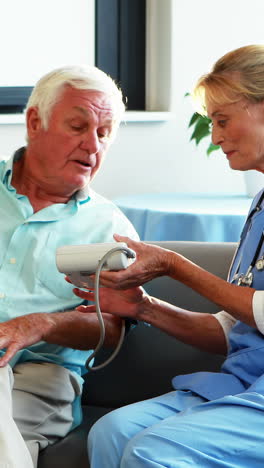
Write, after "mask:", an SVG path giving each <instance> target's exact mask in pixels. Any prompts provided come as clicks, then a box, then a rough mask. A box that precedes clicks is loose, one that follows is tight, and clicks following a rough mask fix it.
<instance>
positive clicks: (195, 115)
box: [188, 112, 201, 127]
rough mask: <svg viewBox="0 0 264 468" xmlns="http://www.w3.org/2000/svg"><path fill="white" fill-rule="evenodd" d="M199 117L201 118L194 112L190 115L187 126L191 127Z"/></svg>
mask: <svg viewBox="0 0 264 468" xmlns="http://www.w3.org/2000/svg"><path fill="white" fill-rule="evenodd" d="M199 118H201V116H200V115H199V114H198V113H197V112H195V113H194V114H193V115H192V117H191V120H190V122H189V125H188V127H191V126H192V125H193V124H194V123H195V122H196V121H197V120H198V119H199Z"/></svg>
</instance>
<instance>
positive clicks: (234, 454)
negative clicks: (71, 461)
mask: <svg viewBox="0 0 264 468" xmlns="http://www.w3.org/2000/svg"><path fill="white" fill-rule="evenodd" d="M263 428H264V396H263V395H260V394H258V393H253V392H252V393H242V394H239V395H235V396H226V397H224V398H221V399H218V400H215V401H210V402H208V401H207V400H204V399H203V398H201V397H199V396H197V395H195V394H193V393H192V392H183V391H173V392H170V393H167V394H165V395H162V396H160V397H156V398H153V399H150V400H146V401H142V402H139V403H135V404H132V405H128V406H125V407H123V408H120V409H117V410H115V411H113V412H111V413H108V414H107V415H105V416H104V417H103V418H101V419H100V420H99V421H97V422H96V423H95V425H94V426H93V427H92V429H91V431H90V434H89V437H88V451H89V458H90V463H91V468H154V467H155V468H158V467H167V468H187V467H190V466H191V467H199V468H201V467H202V468H220V467H221V468H223V467H224V468H249V467H250V468H263V466H264V429H263Z"/></svg>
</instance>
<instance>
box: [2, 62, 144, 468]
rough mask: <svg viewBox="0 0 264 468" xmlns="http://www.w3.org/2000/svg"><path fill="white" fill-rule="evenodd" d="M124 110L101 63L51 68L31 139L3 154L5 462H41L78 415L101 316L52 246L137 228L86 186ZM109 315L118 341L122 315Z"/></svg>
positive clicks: (29, 119)
mask: <svg viewBox="0 0 264 468" xmlns="http://www.w3.org/2000/svg"><path fill="white" fill-rule="evenodd" d="M123 111H124V105H123V101H122V95H121V92H120V90H119V89H118V88H117V87H116V85H115V83H114V82H113V81H112V79H111V78H110V77H108V76H107V75H105V73H103V72H102V71H100V70H98V69H97V68H95V67H91V68H85V67H67V68H63V69H57V70H54V71H52V72H51V73H49V74H48V75H45V76H44V77H43V78H42V79H40V81H39V82H38V83H37V85H36V87H35V88H34V90H33V92H32V95H31V97H30V98H29V102H28V105H27V109H26V123H27V146H26V147H25V148H21V149H19V150H18V151H17V152H16V153H15V154H14V157H13V158H11V159H9V160H8V161H2V162H1V163H0V212H1V219H2V222H1V227H0V229H1V235H0V246H1V250H0V251H1V261H0V265H1V270H0V275H1V294H0V297H1V300H0V322H1V324H0V349H2V350H4V351H2V352H1V355H2V356H1V358H0V367H1V369H0V382H2V383H1V397H0V398H1V399H0V405H1V406H5V413H1V418H0V420H1V423H0V424H2V427H1V426H0V431H1V432H0V462H1V463H6V465H5V466H8V467H14V468H20V467H21V468H22V467H23V468H29V467H30V466H33V465H34V467H36V466H37V459H38V452H39V449H43V448H44V447H46V446H47V445H48V444H49V443H54V442H55V441H56V440H58V438H60V437H63V436H65V435H66V434H67V433H68V432H69V431H70V430H71V429H73V428H74V427H76V425H78V424H79V423H80V420H81V409H80V395H81V387H82V377H81V376H82V374H83V373H84V372H85V361H86V359H87V357H88V355H89V354H90V353H91V352H92V349H93V348H94V346H95V345H96V343H97V342H98V340H99V325H98V321H97V316H96V314H83V313H81V312H79V311H77V310H75V308H76V307H77V306H78V305H80V303H81V299H80V298H78V297H77V296H76V295H74V294H73V292H72V285H70V284H69V283H67V282H66V281H65V280H64V276H63V275H62V274H60V273H58V271H57V269H56V264H55V250H56V248H57V247H58V246H60V245H65V244H82V243H94V242H109V241H113V233H114V232H122V233H123V234H124V235H129V236H132V237H134V238H137V234H136V232H135V230H134V229H133V227H132V226H131V224H130V223H129V221H128V220H127V219H126V218H125V217H124V216H123V215H122V213H121V212H120V211H119V210H118V208H117V207H116V206H115V205H113V203H111V202H110V201H108V200H106V199H105V198H103V197H102V196H100V195H98V194H96V193H95V192H94V191H92V190H91V189H90V188H89V184H90V182H91V180H92V179H93V178H94V176H95V174H96V173H97V171H98V170H99V168H100V166H101V164H102V161H103V159H104V156H105V154H106V152H107V150H108V148H109V146H110V144H111V142H112V141H113V138H114V136H115V132H116V130H117V128H118V125H119V122H120V119H121V117H122V114H123ZM105 322H106V340H105V344H106V345H109V346H112V345H114V344H115V343H116V342H117V341H118V338H119V334H120V327H121V324H120V319H118V318H117V317H113V316H111V315H105ZM8 363H9V364H10V365H11V367H12V370H11V367H10V366H9V364H8ZM12 382H13V389H12V393H11V390H10V386H12ZM11 402H12V405H13V418H14V421H15V423H16V424H14V421H13V420H12V417H11V410H9V409H10V405H11ZM1 411H2V410H1ZM3 414H4V418H3ZM17 427H18V430H19V431H17ZM21 435H22V437H23V439H24V441H25V442H26V445H25V444H24V442H23V439H22V438H21ZM11 444H12V445H11ZM10 447H12V448H11V450H10ZM29 452H30V455H31V457H30V456H29ZM31 458H32V460H33V465H31ZM1 463H0V465H1ZM1 466H2V465H1Z"/></svg>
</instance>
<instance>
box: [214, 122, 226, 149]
mask: <svg viewBox="0 0 264 468" xmlns="http://www.w3.org/2000/svg"><path fill="white" fill-rule="evenodd" d="M211 139H212V143H213V144H214V145H220V146H221V143H223V141H224V137H223V132H222V129H221V127H218V128H217V127H216V126H213V127H212V137H211Z"/></svg>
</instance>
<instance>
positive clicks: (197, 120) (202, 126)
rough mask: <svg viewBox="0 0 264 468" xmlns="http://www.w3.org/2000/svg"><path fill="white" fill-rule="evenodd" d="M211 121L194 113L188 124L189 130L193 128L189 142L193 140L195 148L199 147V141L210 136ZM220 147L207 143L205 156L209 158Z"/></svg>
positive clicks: (187, 94)
mask: <svg viewBox="0 0 264 468" xmlns="http://www.w3.org/2000/svg"><path fill="white" fill-rule="evenodd" d="M189 95H190V94H189V93H186V95H185V96H189ZM211 123H212V121H211V119H209V117H206V116H204V115H200V114H198V113H197V112H195V113H194V114H193V115H192V117H191V120H190V122H189V126H188V127H189V128H190V127H193V132H192V134H191V137H190V141H192V140H194V141H195V143H196V146H197V145H199V143H200V141H202V140H203V139H204V138H206V137H208V136H209V135H211V133H212V130H211ZM219 148H220V147H219V146H218V145H214V144H213V143H212V142H210V143H209V146H208V148H207V150H206V154H207V156H209V155H210V154H211V153H212V152H213V151H216V150H218V149H219Z"/></svg>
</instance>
